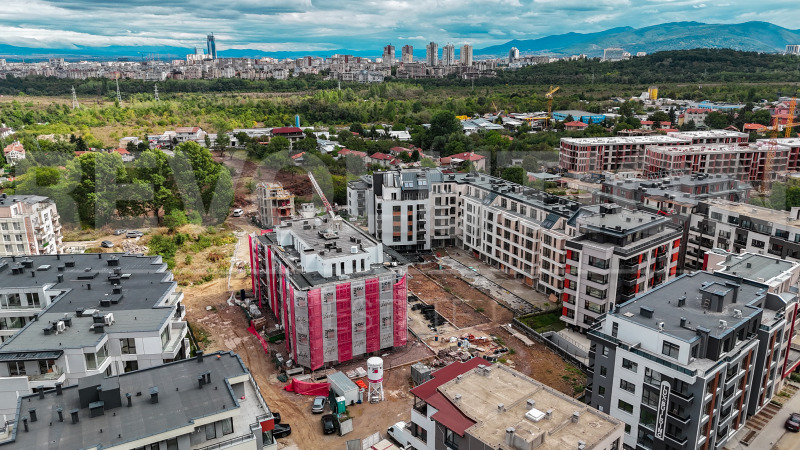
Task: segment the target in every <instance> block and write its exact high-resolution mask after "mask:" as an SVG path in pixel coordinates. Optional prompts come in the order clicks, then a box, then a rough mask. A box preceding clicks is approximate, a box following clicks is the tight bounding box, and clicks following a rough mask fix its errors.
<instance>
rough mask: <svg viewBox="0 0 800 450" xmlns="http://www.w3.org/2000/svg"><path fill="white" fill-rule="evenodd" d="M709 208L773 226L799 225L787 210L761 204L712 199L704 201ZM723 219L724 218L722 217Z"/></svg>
mask: <svg viewBox="0 0 800 450" xmlns="http://www.w3.org/2000/svg"><path fill="white" fill-rule="evenodd" d="M705 203H706V204H708V205H709V209H712V208H713V209H717V210H724V211H730V212H734V213H737V214H741V215H743V216H748V217H753V218H755V219H760V220H766V221H769V222H772V223H773V224H774V226H777V227H779V226H781V225H791V226H795V227H797V226H800V220H796V219H793V218H792V216H791V215H790V214H789V211H779V210H777V209H770V208H764V207H763V206H756V205H750V204H747V203H737V202H732V201H730V200H722V199H713V200H707V201H705ZM723 221H724V218H723Z"/></svg>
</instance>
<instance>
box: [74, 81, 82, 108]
mask: <svg viewBox="0 0 800 450" xmlns="http://www.w3.org/2000/svg"><path fill="white" fill-rule="evenodd" d="M80 107H81V105H80V103H78V96H77V95H75V86H72V109H78V108H80Z"/></svg>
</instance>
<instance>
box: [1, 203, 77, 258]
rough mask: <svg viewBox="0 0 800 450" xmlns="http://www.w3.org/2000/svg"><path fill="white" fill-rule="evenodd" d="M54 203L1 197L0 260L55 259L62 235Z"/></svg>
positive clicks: (59, 219) (59, 217)
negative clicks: (30, 256) (28, 256)
mask: <svg viewBox="0 0 800 450" xmlns="http://www.w3.org/2000/svg"><path fill="white" fill-rule="evenodd" d="M61 229H62V227H61V216H60V215H59V214H58V210H57V209H56V203H55V202H54V201H53V200H51V199H49V198H47V197H42V196H39V195H6V194H0V237H2V240H1V241H0V256H11V255H14V256H22V255H54V254H56V253H59V252H60V249H61V245H62V240H63V235H62V232H61Z"/></svg>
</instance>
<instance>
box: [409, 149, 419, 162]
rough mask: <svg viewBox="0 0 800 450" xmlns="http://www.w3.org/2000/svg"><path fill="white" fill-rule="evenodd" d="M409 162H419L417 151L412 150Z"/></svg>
mask: <svg viewBox="0 0 800 450" xmlns="http://www.w3.org/2000/svg"><path fill="white" fill-rule="evenodd" d="M411 160H412V161H419V150H417V149H414V151H413V152H411Z"/></svg>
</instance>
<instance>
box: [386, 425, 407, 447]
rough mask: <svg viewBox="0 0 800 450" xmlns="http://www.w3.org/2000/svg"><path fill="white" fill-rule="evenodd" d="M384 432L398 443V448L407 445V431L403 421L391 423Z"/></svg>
mask: <svg viewBox="0 0 800 450" xmlns="http://www.w3.org/2000/svg"><path fill="white" fill-rule="evenodd" d="M386 434H388V435H389V437H390V438H391V439H392V440H393V441H395V442H397V443H398V444H400V448H406V447H407V446H408V435H409V432H408V430H407V429H406V423H405V422H402V421H401V422H397V423H396V424H394V425H392V426H391V427H389V429H387V430H386Z"/></svg>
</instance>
